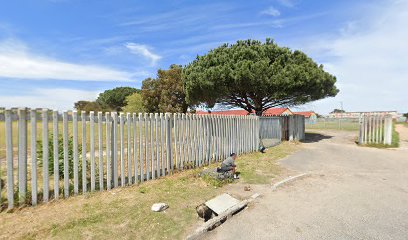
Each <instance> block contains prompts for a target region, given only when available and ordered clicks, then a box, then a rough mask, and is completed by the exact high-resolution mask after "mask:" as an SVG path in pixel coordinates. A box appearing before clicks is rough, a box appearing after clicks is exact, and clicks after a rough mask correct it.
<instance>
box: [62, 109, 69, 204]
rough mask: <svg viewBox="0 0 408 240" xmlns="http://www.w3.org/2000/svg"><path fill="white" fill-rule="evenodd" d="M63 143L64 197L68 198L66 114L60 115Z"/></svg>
mask: <svg viewBox="0 0 408 240" xmlns="http://www.w3.org/2000/svg"><path fill="white" fill-rule="evenodd" d="M62 126H63V134H64V136H63V141H64V143H63V144H64V197H65V198H67V197H68V196H69V171H68V170H69V165H68V137H69V136H68V113H67V112H64V113H63V115H62Z"/></svg>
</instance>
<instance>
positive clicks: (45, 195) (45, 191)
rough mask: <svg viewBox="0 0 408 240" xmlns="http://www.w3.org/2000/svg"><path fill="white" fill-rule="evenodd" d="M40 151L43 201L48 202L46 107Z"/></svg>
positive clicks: (43, 111) (43, 112) (43, 113)
mask: <svg viewBox="0 0 408 240" xmlns="http://www.w3.org/2000/svg"><path fill="white" fill-rule="evenodd" d="M42 124H43V125H42V128H43V129H42V144H43V147H42V152H43V159H42V160H43V162H42V165H43V201H44V202H45V203H46V202H48V197H49V178H48V109H43V110H42Z"/></svg>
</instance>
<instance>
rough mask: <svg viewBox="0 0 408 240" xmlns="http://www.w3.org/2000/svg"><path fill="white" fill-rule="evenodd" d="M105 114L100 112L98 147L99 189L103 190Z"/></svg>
mask: <svg viewBox="0 0 408 240" xmlns="http://www.w3.org/2000/svg"><path fill="white" fill-rule="evenodd" d="M102 124H103V115H102V112H98V149H99V154H98V155H99V158H98V163H99V191H102V190H103V130H102Z"/></svg>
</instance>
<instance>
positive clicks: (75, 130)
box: [72, 111, 79, 195]
mask: <svg viewBox="0 0 408 240" xmlns="http://www.w3.org/2000/svg"><path fill="white" fill-rule="evenodd" d="M72 132H73V136H72V138H73V139H72V141H73V150H72V153H73V155H74V156H73V159H74V194H75V195H77V194H78V183H79V181H78V163H79V157H78V112H77V111H73V112H72Z"/></svg>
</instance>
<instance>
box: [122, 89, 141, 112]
mask: <svg viewBox="0 0 408 240" xmlns="http://www.w3.org/2000/svg"><path fill="white" fill-rule="evenodd" d="M125 102H126V106H124V107H123V111H124V112H130V113H141V112H145V108H144V107H143V99H142V95H141V94H140V93H138V92H136V93H133V94H132V95H129V96H127V97H126V100H125Z"/></svg>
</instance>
